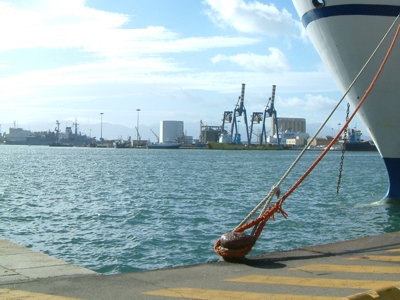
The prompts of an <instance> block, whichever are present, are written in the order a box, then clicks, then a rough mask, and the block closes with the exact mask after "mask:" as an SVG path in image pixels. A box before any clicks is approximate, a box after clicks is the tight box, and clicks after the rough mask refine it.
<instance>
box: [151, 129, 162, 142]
mask: <svg viewBox="0 0 400 300" xmlns="http://www.w3.org/2000/svg"><path fill="white" fill-rule="evenodd" d="M150 131H151V132H152V133H153V134H154V135H155V137H156V139H157V143H159V142H160V138H159V137H158V135H157V134H156V133H155V132H154V131H153V130H152V129H150Z"/></svg>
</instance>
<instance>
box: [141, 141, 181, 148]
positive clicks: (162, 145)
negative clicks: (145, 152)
mask: <svg viewBox="0 0 400 300" xmlns="http://www.w3.org/2000/svg"><path fill="white" fill-rule="evenodd" d="M181 146H182V144H180V143H172V142H171V143H168V142H165V143H150V142H149V143H147V148H148V149H179V148H180V147H181Z"/></svg>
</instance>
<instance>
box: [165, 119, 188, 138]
mask: <svg viewBox="0 0 400 300" xmlns="http://www.w3.org/2000/svg"><path fill="white" fill-rule="evenodd" d="M183 139H184V131H183V121H161V122H160V143H170V142H179V143H182V142H183Z"/></svg>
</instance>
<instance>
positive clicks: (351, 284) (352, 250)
mask: <svg viewBox="0 0 400 300" xmlns="http://www.w3.org/2000/svg"><path fill="white" fill-rule="evenodd" d="M217 259H218V258H217V257H216V262H213V263H206V264H199V265H192V266H187V267H180V268H171V269H161V270H155V271H146V272H138V273H128V274H119V275H100V274H97V273H95V272H93V271H90V270H87V269H85V268H82V267H78V266H74V265H71V264H68V263H66V262H63V261H61V260H59V259H56V258H53V257H51V256H48V255H46V254H43V253H38V252H34V251H32V250H30V249H27V248H25V247H21V246H18V245H15V244H13V243H11V242H9V241H5V240H0V299H45V300H47V299H48V300H50V299H51V300H64V299H88V300H89V299H96V300H99V299H112V300H118V299H145V300H151V299H153V300H157V299H208V300H210V299H215V300H217V299H218V300H224V299H241V300H243V299H257V300H258V299H274V300H281V299H294V300H296V299H302V300H304V299H313V300H328V299H353V300H355V299H361V300H367V299H400V232H393V233H388V234H383V235H379V236H372V237H366V238H361V239H357V240H351V241H345V242H339V243H332V244H327V245H319V246H313V247H306V248H301V249H297V250H292V251H282V252H274V253H265V254H262V255H254V256H248V257H246V258H245V259H242V260H240V261H236V262H225V261H223V260H219V261H218V260H217Z"/></svg>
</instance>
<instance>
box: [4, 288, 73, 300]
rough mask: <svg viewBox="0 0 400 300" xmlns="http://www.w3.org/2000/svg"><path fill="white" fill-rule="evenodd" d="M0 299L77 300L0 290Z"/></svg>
mask: <svg viewBox="0 0 400 300" xmlns="http://www.w3.org/2000/svg"><path fill="white" fill-rule="evenodd" d="M0 299H15V300H19V299H24V300H78V299H77V298H70V297H62V296H55V295H48V294H42V293H33V292H27V291H19V290H10V289H0Z"/></svg>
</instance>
